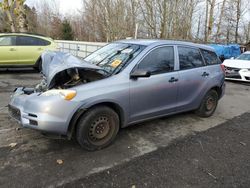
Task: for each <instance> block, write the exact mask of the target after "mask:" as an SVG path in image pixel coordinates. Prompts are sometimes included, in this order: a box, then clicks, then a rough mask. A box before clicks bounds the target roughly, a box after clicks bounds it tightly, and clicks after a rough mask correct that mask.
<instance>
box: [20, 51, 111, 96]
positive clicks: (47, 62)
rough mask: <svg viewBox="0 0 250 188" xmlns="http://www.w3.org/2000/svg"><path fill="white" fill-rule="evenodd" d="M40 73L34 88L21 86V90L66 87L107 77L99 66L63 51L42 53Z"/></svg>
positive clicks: (45, 89) (30, 91) (44, 89)
mask: <svg viewBox="0 0 250 188" xmlns="http://www.w3.org/2000/svg"><path fill="white" fill-rule="evenodd" d="M42 75H43V79H42V81H41V82H40V83H39V84H38V85H36V87H35V88H34V89H32V88H23V92H24V93H26V94H31V93H33V92H45V91H47V90H50V89H68V88H71V87H75V86H78V85H82V84H86V83H89V82H93V81H97V80H100V79H103V78H106V77H107V74H106V73H105V71H103V70H102V68H101V67H98V66H96V65H93V64H90V63H87V62H85V61H84V60H80V59H78V58H77V57H75V56H73V55H71V54H68V53H63V52H45V53H43V54H42Z"/></svg>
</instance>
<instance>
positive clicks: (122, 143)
mask: <svg viewBox="0 0 250 188" xmlns="http://www.w3.org/2000/svg"><path fill="white" fill-rule="evenodd" d="M40 79H41V75H39V74H38V73H36V72H35V71H33V70H32V69H29V70H19V69H18V70H16V69H14V70H8V71H6V70H5V69H4V70H0V109H1V107H3V106H5V105H7V104H8V101H9V99H10V95H11V93H12V91H13V89H14V88H15V87H18V86H27V87H33V86H34V85H36V84H37V83H39V81H40ZM249 89H250V86H249V85H248V84H240V83H235V82H227V89H226V94H225V96H224V97H223V99H222V100H220V102H219V106H218V108H217V110H216V112H215V114H214V116H213V117H211V118H207V119H203V118H200V117H197V116H196V115H194V114H193V113H191V112H190V113H183V114H178V115H174V116H170V117H165V118H160V119H156V120H152V121H148V122H145V123H140V124H137V125H134V126H131V127H128V128H125V129H122V130H121V131H120V133H119V134H118V137H117V139H116V140H115V143H114V144H113V145H111V146H110V147H108V148H106V149H104V150H101V151H97V152H88V151H85V150H82V149H81V148H80V146H79V145H78V144H77V143H76V142H75V141H68V140H53V139H49V138H47V137H44V136H43V135H41V134H40V133H39V132H37V131H34V130H29V129H23V128H21V127H20V126H19V125H18V124H17V123H16V122H14V121H12V120H11V119H10V118H9V117H8V113H7V108H3V109H2V110H1V111H0V187H56V186H64V185H67V184H68V183H72V182H77V181H80V180H82V179H84V178H85V177H89V176H91V175H92V174H96V173H100V172H102V171H104V170H108V169H112V168H114V167H116V166H119V165H123V164H126V163H129V162H130V161H133V160H135V159H137V158H138V157H142V156H144V155H147V154H148V153H151V152H154V151H158V150H159V149H160V148H165V147H167V146H169V145H170V144H171V145H172V144H173V143H175V142H177V141H178V140H181V139H183V138H186V137H188V136H190V135H196V134H197V133H199V132H203V131H206V130H208V129H210V128H213V127H216V126H218V125H220V124H221V123H225V122H227V121H230V120H231V119H232V118H234V117H237V116H240V115H242V114H244V113H247V112H250V105H249V104H250V95H249ZM160 150H161V149H160Z"/></svg>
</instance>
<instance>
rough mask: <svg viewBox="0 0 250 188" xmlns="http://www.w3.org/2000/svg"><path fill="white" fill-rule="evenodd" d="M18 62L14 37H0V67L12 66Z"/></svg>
mask: <svg viewBox="0 0 250 188" xmlns="http://www.w3.org/2000/svg"><path fill="white" fill-rule="evenodd" d="M17 62H18V52H17V46H16V37H15V36H0V65H13V64H16V63H17Z"/></svg>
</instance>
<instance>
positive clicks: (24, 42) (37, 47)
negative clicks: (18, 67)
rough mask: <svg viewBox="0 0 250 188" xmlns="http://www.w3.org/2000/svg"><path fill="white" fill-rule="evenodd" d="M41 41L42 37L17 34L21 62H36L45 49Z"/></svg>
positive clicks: (29, 63) (32, 63) (30, 63)
mask: <svg viewBox="0 0 250 188" xmlns="http://www.w3.org/2000/svg"><path fill="white" fill-rule="evenodd" d="M40 41H41V39H39V38H36V37H30V36H17V45H18V52H19V56H20V64H28V65H34V64H35V63H36V61H37V60H38V58H39V57H40V55H41V54H42V52H43V51H44V49H45V46H42V45H41V44H40V43H41V42H40Z"/></svg>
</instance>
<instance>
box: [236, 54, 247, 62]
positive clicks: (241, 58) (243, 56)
mask: <svg viewBox="0 0 250 188" xmlns="http://www.w3.org/2000/svg"><path fill="white" fill-rule="evenodd" d="M236 59H239V60H248V61H250V54H241V55H240V56H239V57H237V58H236Z"/></svg>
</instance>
